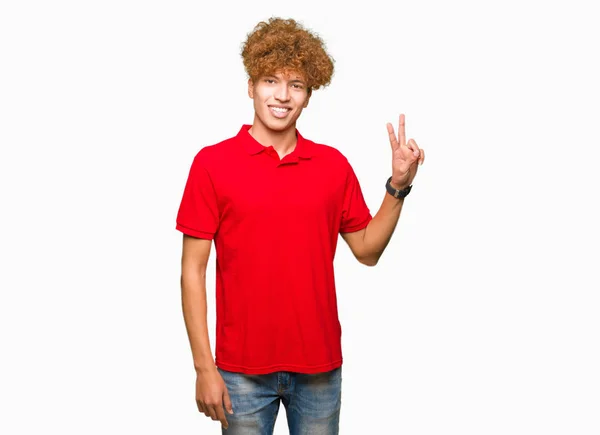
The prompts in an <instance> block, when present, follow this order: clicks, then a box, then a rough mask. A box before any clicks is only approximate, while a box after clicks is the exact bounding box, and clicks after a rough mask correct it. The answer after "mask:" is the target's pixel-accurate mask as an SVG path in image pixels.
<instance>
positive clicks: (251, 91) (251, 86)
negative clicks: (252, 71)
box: [248, 79, 254, 99]
mask: <svg viewBox="0 0 600 435" xmlns="http://www.w3.org/2000/svg"><path fill="white" fill-rule="evenodd" d="M248 96H249V97H250V98H252V99H254V82H253V81H252V79H248Z"/></svg>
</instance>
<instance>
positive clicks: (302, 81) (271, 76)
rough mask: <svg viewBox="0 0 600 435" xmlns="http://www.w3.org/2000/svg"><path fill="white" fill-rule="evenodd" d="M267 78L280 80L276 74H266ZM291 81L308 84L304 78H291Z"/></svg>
mask: <svg viewBox="0 0 600 435" xmlns="http://www.w3.org/2000/svg"><path fill="white" fill-rule="evenodd" d="M265 78H269V79H277V80H279V78H278V77H277V76H274V75H266V76H265ZM290 83H301V84H303V85H305V86H306V82H305V81H304V80H302V79H292V80H290Z"/></svg>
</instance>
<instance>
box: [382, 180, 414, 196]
mask: <svg viewBox="0 0 600 435" xmlns="http://www.w3.org/2000/svg"><path fill="white" fill-rule="evenodd" d="M391 181H392V177H390V178H388V180H387V183H385V189H386V190H387V192H388V193H389V194H390V195H392V196H393V197H394V198H404V197H405V196H406V195H408V194H409V193H410V189H412V184H411V185H410V186H408V187H406V188H404V189H402V190H398V189H396V188H394V187H393V186H392V185H391Z"/></svg>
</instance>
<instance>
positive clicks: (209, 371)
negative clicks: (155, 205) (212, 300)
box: [181, 234, 233, 429]
mask: <svg viewBox="0 0 600 435" xmlns="http://www.w3.org/2000/svg"><path fill="white" fill-rule="evenodd" d="M211 244H212V240H208V239H201V238H196V237H191V236H188V235H185V234H184V236H183V254H182V258H181V303H182V306H183V317H184V320H185V327H186V329H187V333H188V337H189V340H190V346H191V348H192V356H193V359H194V368H195V369H196V404H197V405H198V410H199V411H200V412H203V413H204V414H205V415H206V416H207V417H210V418H212V419H213V420H215V421H217V420H219V421H220V422H221V424H222V425H223V427H224V428H225V429H227V427H228V426H229V423H228V422H227V418H226V417H225V413H224V409H225V410H227V412H229V413H230V414H233V408H232V405H231V398H230V397H229V392H228V391H227V387H226V385H225V382H224V381H223V378H222V376H221V374H220V373H219V372H218V371H217V367H216V365H215V361H214V359H213V355H212V351H211V349H210V340H209V337H208V322H207V318H206V311H207V308H206V266H207V264H208V257H209V256H210V246H211Z"/></svg>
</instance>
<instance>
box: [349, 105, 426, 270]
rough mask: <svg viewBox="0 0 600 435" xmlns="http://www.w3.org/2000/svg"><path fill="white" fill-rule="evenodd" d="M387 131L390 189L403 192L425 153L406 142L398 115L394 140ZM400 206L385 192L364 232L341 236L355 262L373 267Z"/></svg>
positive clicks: (391, 129)
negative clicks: (390, 176) (390, 153)
mask: <svg viewBox="0 0 600 435" xmlns="http://www.w3.org/2000/svg"><path fill="white" fill-rule="evenodd" d="M387 130H388V133H389V138H390V146H391V147H392V180H391V182H390V184H391V185H392V187H393V188H394V189H397V190H403V189H405V188H407V187H408V186H410V185H412V182H413V180H414V178H415V176H416V175H417V168H418V166H419V165H422V164H423V162H424V161H425V151H424V150H423V149H421V148H419V146H418V145H417V143H416V142H415V140H414V139H410V140H409V141H408V142H406V133H405V120H404V115H403V114H401V115H400V125H399V127H398V138H396V135H395V133H394V127H393V126H392V125H391V124H389V123H388V124H387ZM403 205H404V198H394V197H393V196H392V195H390V194H389V193H387V192H386V193H385V197H384V199H383V202H382V204H381V207H380V208H379V211H378V212H377V214H376V215H375V216H374V217H373V219H371V221H370V222H369V224H368V225H367V226H366V227H365V228H363V229H361V230H359V231H354V232H351V233H341V235H342V238H343V239H344V240H345V241H346V243H347V244H348V246H349V247H350V249H351V251H352V253H353V254H354V256H355V257H356V258H357V260H358V261H360V262H361V263H363V264H365V265H367V266H375V265H376V264H377V262H378V261H379V258H380V257H381V255H382V254H383V251H385V248H386V246H387V245H388V243H389V241H390V239H391V238H392V234H393V233H394V229H395V228H396V224H397V223H398V219H399V218H400V213H401V211H402V206H403Z"/></svg>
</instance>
